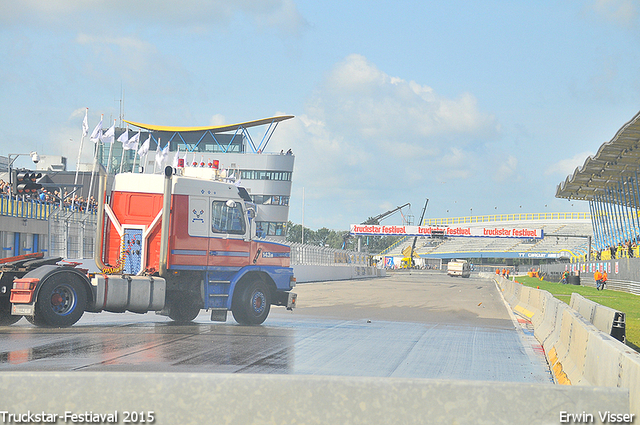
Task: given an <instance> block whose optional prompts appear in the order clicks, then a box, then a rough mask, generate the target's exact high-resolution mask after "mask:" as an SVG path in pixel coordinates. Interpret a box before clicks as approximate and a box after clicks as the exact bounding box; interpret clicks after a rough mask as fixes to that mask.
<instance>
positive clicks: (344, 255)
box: [287, 243, 371, 266]
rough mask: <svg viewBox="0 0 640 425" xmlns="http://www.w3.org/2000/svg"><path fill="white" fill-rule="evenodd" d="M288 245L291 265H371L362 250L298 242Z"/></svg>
mask: <svg viewBox="0 0 640 425" xmlns="http://www.w3.org/2000/svg"><path fill="white" fill-rule="evenodd" d="M287 245H289V244H287ZM289 246H290V247H291V265H321V266H349V265H357V266H370V265H371V255H369V254H365V253H362V252H356V251H348V250H343V249H335V248H323V247H320V246H315V245H302V244H299V243H292V244H290V245H289Z"/></svg>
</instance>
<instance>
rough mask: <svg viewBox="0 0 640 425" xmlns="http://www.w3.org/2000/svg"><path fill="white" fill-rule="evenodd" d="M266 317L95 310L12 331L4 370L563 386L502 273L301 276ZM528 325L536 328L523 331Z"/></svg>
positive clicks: (3, 337)
mask: <svg viewBox="0 0 640 425" xmlns="http://www.w3.org/2000/svg"><path fill="white" fill-rule="evenodd" d="M295 291H296V292H297V293H298V308H297V309H296V311H294V312H287V311H286V310H284V309H283V308H280V307H276V308H273V309H272V311H271V314H270V316H269V318H268V319H267V321H266V322H265V324H264V325H262V326H256V327H249V326H240V325H238V324H237V323H235V321H234V320H233V317H232V316H231V314H229V318H228V320H227V322H226V323H217V322H211V321H209V319H208V314H207V313H206V312H204V311H203V312H202V313H201V314H200V316H198V318H197V319H196V321H195V322H194V323H193V324H190V325H176V324H174V323H172V322H171V321H170V320H169V319H168V318H166V317H163V316H158V315H155V314H153V313H149V314H145V315H138V314H133V313H125V314H113V313H101V314H91V313H86V314H85V315H84V317H83V318H82V319H81V320H80V322H78V323H77V324H76V325H75V326H73V327H72V328H67V329H43V328H37V327H34V326H32V325H30V324H29V323H28V322H27V321H26V320H24V319H23V320H21V321H20V322H18V323H17V324H15V325H13V326H6V327H0V371H7V370H11V371H19V370H29V371H34V370H36V371H72V370H84V371H149V372H193V373H201V372H213V373H218V372H231V373H279V374H305V375H341V376H392V377H404V378H440V379H470V380H481V381H510V382H539V383H551V375H550V373H549V370H548V366H547V363H546V361H545V359H544V355H543V354H542V353H541V352H540V348H539V346H538V345H537V344H536V343H535V340H534V339H533V337H532V336H531V332H530V330H528V329H527V327H526V326H524V325H523V324H520V325H518V324H517V322H516V323H515V324H514V320H512V315H511V314H510V313H509V311H508V310H507V308H506V307H505V305H504V303H503V301H502V299H501V296H500V293H499V292H498V290H497V288H496V286H495V284H494V283H493V281H491V280H486V279H479V278H474V277H472V278H470V279H462V278H450V277H448V276H446V275H445V274H442V273H437V272H412V273H411V274H409V273H406V272H402V273H393V274H391V276H389V277H386V278H379V279H367V280H358V281H341V282H320V283H313V284H301V285H298V286H297V287H296V289H295ZM523 326H524V327H523Z"/></svg>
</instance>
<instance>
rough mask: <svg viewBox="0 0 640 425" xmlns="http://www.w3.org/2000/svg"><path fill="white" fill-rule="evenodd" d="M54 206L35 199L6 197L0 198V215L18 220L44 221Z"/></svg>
mask: <svg viewBox="0 0 640 425" xmlns="http://www.w3.org/2000/svg"><path fill="white" fill-rule="evenodd" d="M55 208H56V205H52V204H50V203H45V202H41V201H39V200H35V199H25V200H22V199H15V198H13V197H11V196H8V195H1V196H0V215H3V216H8V217H18V218H33V219H36V220H46V219H47V218H48V217H49V214H51V212H52V211H53V210H54V209H55Z"/></svg>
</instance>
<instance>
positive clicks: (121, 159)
mask: <svg viewBox="0 0 640 425" xmlns="http://www.w3.org/2000/svg"><path fill="white" fill-rule="evenodd" d="M124 131H125V133H127V138H126V140H129V124H127V128H126V129H125V130H124ZM120 137H122V136H120ZM120 137H119V138H118V139H120ZM123 140H125V139H123ZM120 143H121V144H122V157H121V158H120V173H122V164H123V163H124V141H120Z"/></svg>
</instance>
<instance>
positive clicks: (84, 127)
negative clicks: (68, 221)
mask: <svg viewBox="0 0 640 425" xmlns="http://www.w3.org/2000/svg"><path fill="white" fill-rule="evenodd" d="M87 115H89V108H87V109H86V110H85V111H84V120H83V121H82V137H81V138H80V150H79V151H78V160H77V161H76V177H75V178H74V179H73V184H74V185H77V184H78V171H79V169H80V157H81V156H82V144H83V143H84V137H85V136H86V135H87V134H89V124H88V121H87ZM75 205H76V196H74V197H73V199H72V201H71V209H72V210H73V209H74V208H75Z"/></svg>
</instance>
